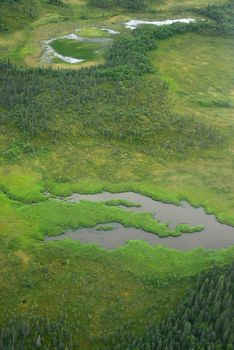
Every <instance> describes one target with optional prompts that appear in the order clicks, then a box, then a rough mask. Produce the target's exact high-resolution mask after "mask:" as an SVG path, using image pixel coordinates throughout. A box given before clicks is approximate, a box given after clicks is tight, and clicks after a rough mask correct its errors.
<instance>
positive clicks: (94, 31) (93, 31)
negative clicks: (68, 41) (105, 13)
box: [77, 27, 110, 38]
mask: <svg viewBox="0 0 234 350" xmlns="http://www.w3.org/2000/svg"><path fill="white" fill-rule="evenodd" d="M77 34H78V35H80V36H82V37H83V38H109V37H110V34H108V32H107V31H105V30H102V29H101V28H95V27H87V28H81V29H79V30H78V32H77Z"/></svg>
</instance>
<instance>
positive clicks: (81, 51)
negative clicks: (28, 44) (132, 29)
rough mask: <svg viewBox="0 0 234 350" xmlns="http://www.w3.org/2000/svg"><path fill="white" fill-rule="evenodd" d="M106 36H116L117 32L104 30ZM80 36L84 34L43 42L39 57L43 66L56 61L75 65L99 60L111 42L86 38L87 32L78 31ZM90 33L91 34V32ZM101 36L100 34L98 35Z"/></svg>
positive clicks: (104, 39) (103, 38)
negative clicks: (41, 52) (41, 53)
mask: <svg viewBox="0 0 234 350" xmlns="http://www.w3.org/2000/svg"><path fill="white" fill-rule="evenodd" d="M104 29H105V28H102V29H100V30H99V32H101V33H102V32H104ZM105 30H106V31H107V35H108V34H110V35H111V34H116V33H117V32H115V31H114V33H113V31H112V30H109V29H108V28H107V29H105ZM78 31H80V30H77V32H78ZM80 32H81V34H82V33H84V37H82V36H81V35H78V34H75V33H71V34H67V35H64V36H62V37H58V38H51V39H50V40H47V41H43V42H42V47H43V51H44V52H43V55H42V57H41V62H42V63H44V64H49V63H52V62H55V63H56V59H57V60H58V62H57V63H59V61H63V62H65V63H70V64H77V63H81V62H84V61H90V60H94V59H95V60H96V59H98V58H100V57H101V56H102V55H103V53H104V51H105V49H106V47H107V45H108V44H109V43H110V42H112V39H111V38H110V37H106V36H105V35H104V36H103V37H98V36H97V37H93V38H91V37H86V36H85V35H86V33H87V31H84V32H82V31H80ZM99 32H97V31H96V32H94V31H93V33H94V35H95V34H96V35H98V33H99ZM91 33H92V32H91ZM100 35H101V34H100Z"/></svg>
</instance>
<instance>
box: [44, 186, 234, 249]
mask: <svg viewBox="0 0 234 350" xmlns="http://www.w3.org/2000/svg"><path fill="white" fill-rule="evenodd" d="M113 199H115V200H116V199H122V200H127V201H129V202H132V203H140V204H141V207H131V208H128V207H124V210H131V211H136V212H142V211H147V212H150V213H152V214H153V216H154V217H155V219H157V220H159V221H161V222H166V223H168V224H169V227H170V228H172V229H173V228H175V227H176V226H177V225H178V224H180V223H186V224H189V225H191V226H196V225H202V226H204V227H205V229H204V230H203V231H202V232H196V233H192V234H186V233H185V234H182V236H179V237H166V238H159V237H158V236H156V235H155V234H151V233H148V232H145V231H143V230H140V229H135V228H125V227H124V226H122V225H121V224H117V223H110V225H111V226H112V227H113V230H110V231H99V230H96V229H95V228H81V229H78V230H70V231H66V232H65V233H63V234H61V235H60V236H58V237H47V240H62V239H65V238H71V239H73V240H79V241H81V242H83V243H91V242H92V243H96V244H98V245H101V246H102V247H105V248H109V249H112V248H116V247H119V246H122V245H124V244H125V242H126V241H128V240H133V239H141V240H144V241H147V242H148V243H150V244H152V245H154V244H158V243H160V244H163V245H166V246H168V247H171V248H176V249H182V250H186V249H193V248H199V247H204V248H210V249H215V248H224V247H227V246H230V245H233V244H234V227H232V226H229V225H225V224H221V223H220V222H218V221H217V219H216V217H215V216H214V215H208V214H206V212H205V210H204V209H203V208H194V207H192V206H191V205H190V204H188V203H187V202H182V203H181V205H180V206H177V205H174V204H166V203H162V202H159V201H155V200H153V199H152V198H150V197H147V196H143V195H140V194H138V193H134V192H122V193H110V192H102V193H98V194H93V195H80V194H73V195H72V196H70V197H67V198H66V199H65V200H66V201H68V202H73V203H78V202H79V201H81V200H89V201H97V202H99V201H109V200H113Z"/></svg>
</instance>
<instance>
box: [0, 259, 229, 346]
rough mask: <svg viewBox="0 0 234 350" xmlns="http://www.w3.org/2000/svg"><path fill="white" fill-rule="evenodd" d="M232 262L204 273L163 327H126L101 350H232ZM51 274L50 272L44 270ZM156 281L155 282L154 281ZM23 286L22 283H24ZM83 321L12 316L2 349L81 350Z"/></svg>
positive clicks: (0, 339) (0, 330)
mask: <svg viewBox="0 0 234 350" xmlns="http://www.w3.org/2000/svg"><path fill="white" fill-rule="evenodd" d="M233 268H234V265H233V263H231V264H229V265H225V266H223V267H218V266H216V265H214V266H213V267H212V268H211V270H210V271H208V272H206V273H203V274H202V275H199V276H198V277H197V279H196V281H194V282H193V285H194V287H193V288H192V289H191V290H190V291H188V293H187V295H186V296H185V297H184V298H183V300H182V301H181V302H180V303H179V305H178V306H177V309H176V310H175V311H174V312H170V314H168V315H167V316H166V318H165V319H164V320H163V321H162V322H161V323H156V324H153V325H152V326H150V327H148V328H147V329H146V330H145V331H142V332H141V333H140V334H139V332H138V333H135V332H134V331H132V330H131V325H130V324H124V325H123V326H122V327H121V328H120V329H119V330H118V331H117V332H116V334H115V335H114V336H111V337H110V336H102V337H101V339H100V342H99V343H100V344H103V345H102V346H99V348H98V349H100V350H105V349H106V350H107V349H108V350H109V349H112V350H126V349H129V350H136V349H138V350H151V349H152V350H153V349H157V350H160V349H162V350H165V349H167V350H177V349H178V350H187V349H194V350H198V349H204V350H206V349H207V350H208V349H219V350H232V349H233V343H234V339H233V332H232V330H233V306H234V304H233V293H234V271H233ZM43 273H44V274H46V273H47V270H46V269H45V270H43ZM153 282H154V280H152V283H153ZM22 283H23V282H22ZM78 330H79V322H76V321H75V320H73V321H72V322H71V321H70V320H69V317H68V315H67V314H63V313H61V316H60V318H59V319H51V318H50V317H49V316H32V317H25V318H24V319H19V318H17V317H12V320H11V321H9V322H8V323H7V324H5V325H4V326H1V327H0V347H1V348H2V349H4V350H12V349H14V350H29V349H30V350H36V349H41V350H47V349H53V350H60V349H61V350H70V349H74V347H77V348H79V341H78V340H77V334H76V333H77V331H78Z"/></svg>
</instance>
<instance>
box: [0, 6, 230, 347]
mask: <svg viewBox="0 0 234 350" xmlns="http://www.w3.org/2000/svg"><path fill="white" fill-rule="evenodd" d="M215 2H216V1H214V2H212V4H214V3H215ZM51 3H52V4H51ZM129 3H130V2H129ZM134 3H137V2H134ZM181 3H182V2H181V1H174V2H173V1H165V2H160V4H158V3H157V4H156V2H154V1H152V2H145V5H146V6H147V8H146V10H147V12H137V14H136V13H133V14H131V13H130V10H129V9H127V12H126V9H125V8H124V6H120V5H116V6H114V7H113V6H112V7H110V8H105V10H104V15H105V16H104V17H103V8H101V10H100V9H99V8H98V7H92V8H91V7H88V6H87V5H86V4H85V2H84V1H80V0H77V1H76V0H71V1H66V6H61V4H60V5H59V6H57V2H54V1H52V2H51V1H50V3H49V2H48V1H38V2H37V4H38V5H37V6H36V7H35V8H33V9H34V10H35V16H37V17H32V16H31V15H30V16H28V15H25V10H24V9H26V12H27V11H28V10H29V9H30V6H29V5H30V4H31V3H30V2H28V1H27V2H26V1H23V0H22V1H20V2H17V3H16V2H11V3H10V2H8V3H6V2H4V3H3V2H0V4H1V5H0V8H1V11H0V13H1V15H0V16H2V17H1V18H3V19H4V20H3V21H1V23H4V28H3V27H2V30H4V31H6V29H7V30H9V31H10V33H9V34H4V35H3V34H2V35H1V36H0V47H1V51H0V54H1V57H10V58H11V59H12V61H13V62H14V64H13V63H10V62H8V61H7V60H5V61H3V62H2V63H1V65H0V122H1V130H0V162H1V163H0V189H1V191H2V193H1V195H0V246H1V250H0V286H1V288H0V300H2V301H4V302H1V303H0V325H1V329H5V331H4V332H3V333H2V334H4V342H5V343H4V346H5V347H6V345H5V344H6V342H8V343H9V340H10V341H11V340H12V342H16V341H17V343H18V347H19V348H20V347H21V348H23V349H24V350H31V349H33V348H35V349H37V348H42V349H43V347H44V348H47V349H48V348H49V349H50V348H51V350H55V349H56V348H57V350H58V349H60V348H61V349H63V350H65V349H66V347H67V349H69V350H70V348H71V349H72V350H78V349H81V350H96V349H97V348H98V347H100V348H101V349H102V348H103V347H105V346H104V345H105V344H103V340H104V339H105V342H106V343H107V348H108V349H110V348H111V349H112V346H113V347H114V346H115V345H116V346H117V342H116V336H115V335H116V334H119V333H118V330H119V328H120V326H121V325H123V326H124V328H125V329H126V330H127V333H128V334H127V336H126V337H125V335H126V334H125V333H126V332H123V330H122V331H120V333H121V337H122V338H121V339H122V340H123V342H125V341H127V343H128V344H129V347H131V346H132V341H136V342H138V341H139V343H140V346H141V344H142V343H145V337H146V336H147V339H148V340H149V341H150V344H151V339H152V342H153V341H154V336H155V328H156V329H158V330H160V334H161V336H160V339H161V342H162V344H164V342H165V343H166V340H165V329H167V330H170V339H171V340H172V341H173V340H174V338H175V337H174V332H175V331H176V332H177V333H178V334H179V335H180V337H179V339H178V341H179V342H180V343H179V345H178V344H177V343H173V346H174V345H175V346H177V345H178V346H177V347H179V348H180V347H181V346H184V347H185V349H186V346H187V344H188V343H189V342H192V341H194V344H195V345H194V346H195V349H197V348H196V346H197V342H199V341H200V340H199V339H201V338H199V337H200V335H202V334H203V335H204V336H203V338H204V339H203V340H204V342H205V341H207V339H208V340H209V341H210V342H214V343H215V342H216V343H217V344H216V345H217V346H216V347H217V348H218V349H220V346H219V345H218V344H219V342H220V341H222V343H223V344H224V345H225V346H226V345H227V344H228V342H230V340H229V333H228V331H227V334H226V335H225V332H224V333H223V336H224V337H225V339H224V340H223V339H222V340H221V331H220V330H221V328H220V329H219V326H217V327H218V328H217V329H216V328H215V327H216V326H214V329H215V336H214V334H213V325H214V322H216V321H215V320H216V318H217V315H218V314H220V318H221V320H219V321H218V323H219V324H220V327H223V320H222V317H223V316H222V311H223V310H225V307H226V306H227V305H228V302H229V301H228V300H229V299H228V296H227V297H225V295H224V294H225V293H227V292H230V291H231V290H230V289H228V288H226V280H227V281H228V279H229V277H228V276H229V275H228V272H227V271H228V270H226V268H224V269H223V270H222V268H216V272H217V274H216V273H215V274H214V273H213V274H214V276H213V277H214V285H215V283H216V279H217V278H218V277H217V276H218V274H220V275H222V274H224V276H225V277H224V279H225V281H224V287H223V290H222V291H221V287H217V288H216V289H214V292H212V293H213V294H212V295H211V297H210V298H213V297H214V300H216V299H217V303H215V305H214V309H213V308H211V306H209V303H208V298H209V296H207V294H206V290H204V288H203V289H202V292H201V295H200V290H199V295H200V296H201V297H202V298H204V299H205V300H207V303H206V305H207V308H208V309H205V310H204V312H205V314H203V313H201V315H198V318H199V319H197V318H196V313H197V312H194V313H195V315H194V316H193V315H191V314H190V313H189V312H185V313H184V311H183V310H184V307H185V308H186V309H187V306H188V305H189V306H190V305H191V306H192V307H193V308H194V311H196V310H197V308H199V309H201V308H202V309H204V308H205V307H203V304H202V301H201V300H200V299H199V295H198V296H197V297H196V298H195V297H193V298H194V299H193V300H192V301H191V304H189V302H188V300H189V299H187V297H186V298H185V299H184V300H185V301H184V302H182V303H183V304H184V307H182V309H181V310H180V309H179V310H178V311H176V312H175V314H173V316H170V317H169V316H167V315H168V312H170V311H173V310H176V307H177V305H178V303H179V302H180V301H181V299H183V297H184V295H185V293H186V291H187V289H188V288H191V286H194V276H197V275H198V274H200V273H201V272H205V271H208V270H209V269H210V267H211V266H212V265H213V264H214V263H216V264H217V265H219V266H222V265H224V264H226V263H229V262H231V261H233V258H234V249H233V247H230V248H228V249H224V250H217V251H215V250H207V251H206V250H204V249H197V250H194V251H189V252H181V251H176V250H170V249H167V248H165V247H161V246H156V247H151V246H149V245H148V244H146V243H144V242H139V241H132V242H129V243H128V244H127V245H126V246H125V247H123V248H120V249H116V250H114V251H106V250H104V249H101V248H99V247H97V246H95V245H92V244H88V245H82V244H80V243H79V242H72V241H60V242H44V237H45V236H46V235H47V234H49V235H57V234H60V233H61V232H63V231H64V230H67V229H69V228H74V229H76V228H78V227H86V226H96V225H97V224H100V225H101V227H108V226H107V225H105V224H106V223H108V222H110V221H112V220H114V221H117V222H121V223H122V224H124V225H126V226H133V227H141V228H144V229H145V230H148V231H151V232H155V233H157V234H161V235H178V234H180V233H182V232H184V231H188V230H189V231H191V232H193V231H194V230H196V231H197V230H201V229H202V227H199V226H198V227H185V226H184V225H180V226H179V227H177V229H176V230H175V231H173V232H172V231H168V228H167V227H166V225H164V224H163V223H159V222H157V221H155V220H154V219H153V218H152V216H151V215H149V214H147V213H144V214H143V215H142V214H138V213H133V212H132V211H131V210H130V209H128V211H127V212H125V211H124V209H123V208H119V207H118V206H119V205H121V206H122V205H125V206H129V208H130V206H131V205H132V204H134V203H128V202H123V201H121V202H119V201H118V202H110V203H89V202H82V203H79V204H72V203H66V202H62V201H57V200H56V199H55V198H50V197H53V195H54V194H57V195H67V194H70V193H72V192H79V193H96V192H100V191H102V190H107V191H108V190H109V191H113V192H121V191H128V190H132V191H135V192H140V193H143V194H145V195H148V196H152V197H154V198H155V199H160V200H163V201H165V202H174V203H177V204H178V203H179V202H180V201H181V200H188V201H189V202H191V203H192V204H193V205H195V206H204V207H205V208H206V210H207V211H208V212H210V213H215V214H217V216H218V218H219V220H222V221H224V222H228V223H231V224H234V216H233V186H232V183H231V181H230V179H231V178H232V175H233V169H232V165H231V164H232V160H233V141H232V140H233V128H232V126H231V125H232V118H233V109H232V108H233V72H234V69H232V67H233V66H232V64H233V63H232V60H231V59H228V58H227V57H229V56H230V57H233V54H234V52H233V47H234V46H233V29H232V26H233V21H232V18H233V17H232V16H233V15H232V14H233V2H228V3H226V2H224V1H223V2H222V3H223V4H224V6H222V7H220V6H219V7H217V6H213V5H210V6H209V7H208V8H206V6H204V1H200V0H196V1H186V2H183V4H181ZM122 4H123V3H122ZM124 4H127V2H125V3H124ZM173 4H175V5H176V6H175V7H173V6H174V5H173ZM149 5H150V6H152V7H154V8H155V10H156V12H154V13H153V12H151V13H150V12H148V10H149V7H148V6H149ZM200 5H201V6H203V8H202V9H201V10H199V11H198V10H196V11H195V12H194V10H193V9H192V7H199V6H200ZM119 6H120V8H119ZM158 6H160V11H162V12H160V11H159V10H158ZM2 9H4V11H5V12H4V13H5V14H4V13H3V11H2ZM16 11H17V12H18V13H19V16H18V17H16V16H15V13H16ZM163 11H164V12H163ZM2 14H3V15H2ZM6 14H7V15H6ZM116 14H117V15H116ZM148 14H149V16H150V18H153V16H154V17H156V16H157V14H159V16H160V18H159V19H161V18H162V19H167V18H185V17H193V15H194V14H197V15H200V16H201V17H204V16H208V17H209V20H208V21H204V22H203V21H198V22H197V23H195V24H189V25H184V24H178V25H173V26H170V27H162V28H157V27H152V26H143V27H141V28H138V29H137V30H135V31H134V32H130V31H129V32H128V31H127V30H125V29H123V23H124V21H125V20H128V19H131V18H136V16H139V18H142V19H145V18H146V17H147V16H148ZM121 16H122V17H121ZM125 16H126V17H125ZM18 19H19V20H18ZM153 19H154V18H153ZM156 19H157V18H156ZM78 20H79V21H80V22H79V23H80V25H81V27H82V25H83V24H84V30H86V32H87V33H88V36H89V30H90V27H92V26H93V24H94V23H93V22H95V21H96V20H97V22H98V23H96V22H95V24H98V27H99V28H103V27H105V28H109V27H110V28H113V29H117V30H120V31H121V28H122V29H123V31H122V34H121V35H120V37H119V38H118V37H116V40H115V41H114V43H113V46H112V48H110V50H109V51H108V53H107V55H106V60H105V63H104V64H102V65H101V66H99V67H92V68H82V69H81V70H79V71H73V70H71V69H69V70H65V69H64V70H52V69H48V68H46V69H45V68H41V67H36V68H34V69H33V68H29V67H27V66H25V65H24V66H20V64H25V63H26V62H28V61H27V60H25V57H30V59H33V62H31V61H29V64H31V65H32V66H33V65H34V66H35V65H36V63H38V62H39V60H38V59H36V57H34V56H33V57H32V56H30V54H34V53H35V52H36V53H37V52H38V51H36V49H37V50H39V49H38V48H39V47H40V45H41V41H42V40H48V39H49V38H51V37H61V36H63V35H65V34H67V33H71V32H72V31H74V30H75V29H76V28H77V22H78ZM72 21H73V22H72ZM101 21H105V23H102V22H101ZM71 22H72V23H71ZM113 23H114V24H113ZM112 24H113V27H112ZM121 26H122V27H121ZM16 28H17V29H18V28H19V29H21V32H13V30H14V29H16ZM61 28H62V29H61ZM60 30H61V31H60ZM12 45H13V48H12ZM8 47H10V50H9V51H8ZM35 55H36V54H35ZM39 57H40V55H39ZM60 67H61V66H60ZM198 77H199V79H198ZM45 191H48V192H49V193H52V195H48V194H47V195H46V194H44V192H45ZM198 224H199V223H198ZM99 227H100V226H99ZM191 234H196V233H191ZM216 275H217V276H216ZM209 276H210V275H209ZM209 276H208V275H207V278H208V282H209V281H210V277H209ZM215 276H216V277H215ZM213 277H212V278H213ZM204 278H205V277H202V278H201V283H202V281H203V280H204ZM206 283H207V282H206ZM199 284H200V282H199ZM199 284H198V285H199ZM209 285H210V284H209ZM218 285H219V282H218V283H217V286H218ZM196 288H197V289H195V291H196V292H198V286H197V287H196ZM209 288H210V289H211V287H209ZM219 288H220V294H216V291H218V289H219ZM225 288H226V289H225ZM224 290H225V293H224ZM217 295H218V296H217ZM219 295H220V296H222V297H223V301H222V302H221V304H220V305H219V301H220V296H219ZM226 299H228V300H226ZM224 300H226V301H225V303H226V302H227V304H225V305H226V306H225V305H224ZM195 301H196V302H195ZM196 303H197V304H196ZM225 315H226V314H225ZM225 315H224V316H225ZM165 317H166V318H165ZM206 317H207V319H206ZM203 318H204V320H205V321H203ZM170 319H172V320H176V323H175V324H174V323H173V327H177V328H175V329H174V328H173V327H172V325H171V322H170ZM224 319H225V320H226V319H227V318H226V316H225V317H224ZM163 320H165V321H164V323H161V322H163ZM185 322H188V323H190V324H191V326H190V325H189V324H187V323H185ZM201 322H202V327H203V328H204V331H200V329H201ZM225 322H226V321H225ZM156 324H157V325H158V327H157V326H155V325H156ZM152 325H153V326H152ZM163 325H164V326H165V327H164V326H163ZM149 327H150V328H149ZM6 328H8V330H6ZM12 328H14V331H13V332H12ZM225 328H228V327H226V326H225ZM230 328H231V324H230ZM180 329H182V330H183V331H181V333H180V332H179V330H180ZM188 329H190V331H192V332H193V335H194V336H193V337H191V339H190V338H189V339H187V338H186V339H185V340H184V339H182V338H183V333H186V332H187V330H188ZM144 330H146V333H145V334H146V336H144V335H143V336H142V337H141V336H140V335H138V336H135V334H136V333H137V334H142V333H144ZM197 330H198V334H197V333H196V332H197ZM48 332H50V334H49V333H48ZM200 333H201V334H200ZM22 334H24V336H23V337H22ZM51 334H52V336H51ZM185 336H186V335H185ZM19 338H20V341H21V342H25V343H26V345H22V344H21V343H20V341H19V342H18V339H19ZM197 339H198V340H197ZM203 340H201V341H203ZM129 341H130V342H129ZM51 343H52V344H53V345H51ZM110 343H111V345H109V344H110ZM150 344H149V345H145V346H144V347H146V349H147V347H148V348H149V349H150V346H151V345H150ZM181 344H182V345H181ZM183 344H184V345H183ZM189 344H190V343H189ZM223 344H222V345H223ZM0 346H1V345H0ZM163 346H164V345H163ZM169 346H171V345H170V343H168V347H169ZM144 347H143V348H144ZM204 347H205V349H206V345H204ZM12 348H14V346H12V344H11V345H10V349H11V350H13V349H12ZM21 348H20V349H21ZM117 348H118V347H117ZM164 348H165V347H164ZM16 349H17V347H16ZM221 349H222V348H221ZM4 350H5V349H4ZM134 350H135V349H134ZM144 350H145V349H144ZM147 350H148V349H147ZM163 350H164V349H163ZM165 350H166V348H165ZM186 350H187V349H186ZM199 350H200V349H199ZM222 350H223V349H222Z"/></svg>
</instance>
